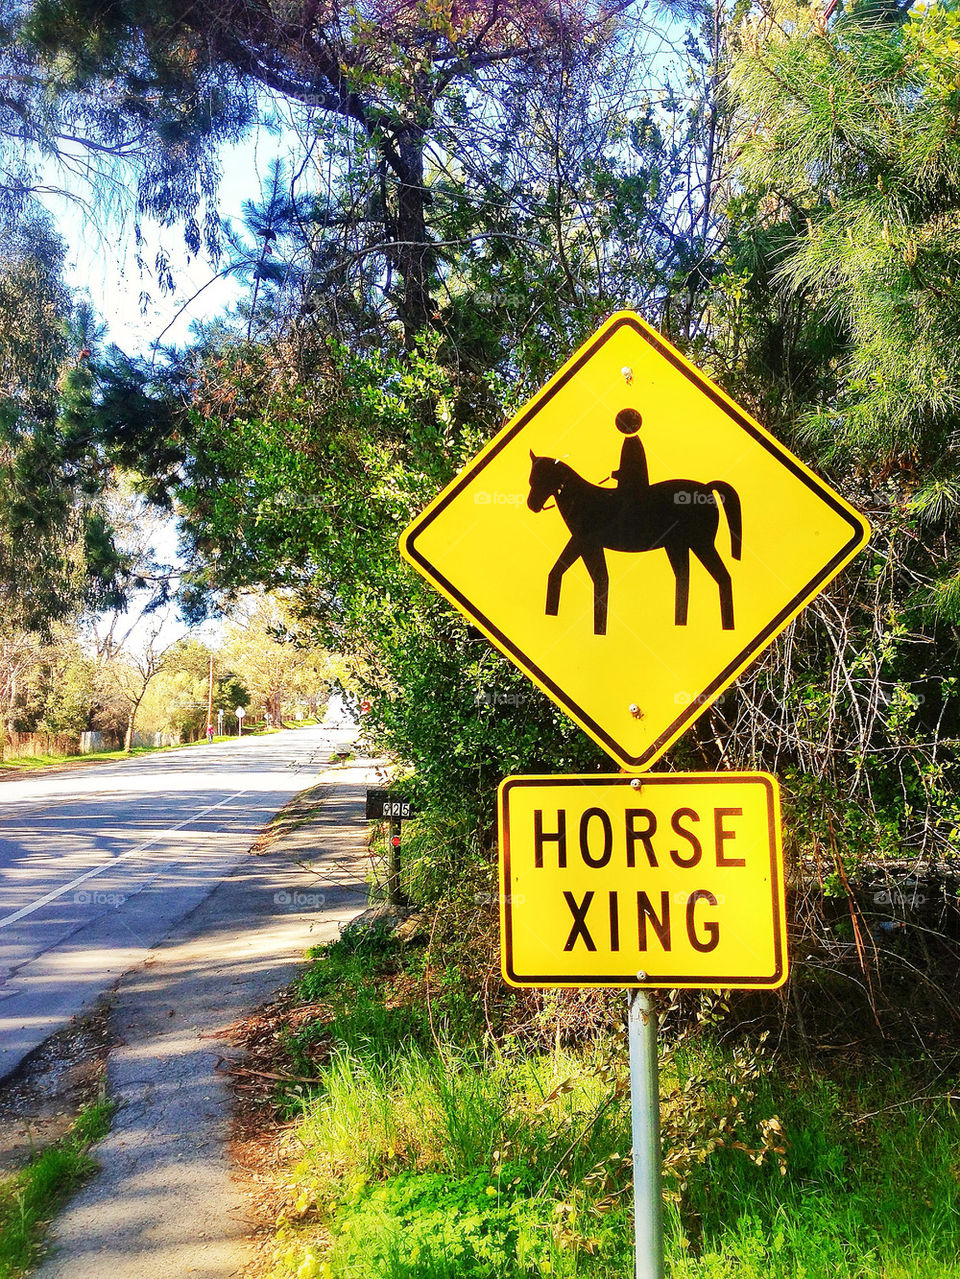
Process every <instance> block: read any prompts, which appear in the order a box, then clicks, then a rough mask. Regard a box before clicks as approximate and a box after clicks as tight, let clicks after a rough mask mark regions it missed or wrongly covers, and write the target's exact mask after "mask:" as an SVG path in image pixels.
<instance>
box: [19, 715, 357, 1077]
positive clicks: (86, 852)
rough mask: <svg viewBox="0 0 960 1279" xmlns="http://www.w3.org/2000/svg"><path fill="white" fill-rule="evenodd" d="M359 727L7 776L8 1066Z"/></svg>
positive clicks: (156, 932) (68, 1013) (103, 980)
mask: <svg viewBox="0 0 960 1279" xmlns="http://www.w3.org/2000/svg"><path fill="white" fill-rule="evenodd" d="M354 734H355V730H354V729H352V728H334V727H331V726H326V725H324V726H321V727H319V728H304V729H295V730H290V731H287V732H281V733H277V734H273V735H271V736H268V737H249V738H246V739H243V740H240V741H234V742H229V743H217V744H215V745H213V746H207V745H201V746H193V747H189V748H185V749H183V750H177V751H168V752H162V753H160V754H157V755H144V756H140V757H137V758H134V759H129V760H123V761H119V762H118V763H116V764H113V763H111V764H101V765H97V766H93V767H90V768H83V769H77V770H70V771H65V772H61V773H56V774H52V775H51V774H46V775H38V776H37V777H35V778H33V777H31V778H29V779H26V780H17V781H8V782H0V1078H2V1077H3V1076H4V1075H6V1074H8V1073H9V1072H10V1071H11V1070H13V1069H15V1068H16V1066H17V1065H19V1063H20V1062H21V1061H22V1060H23V1058H24V1057H25V1056H26V1054H27V1053H29V1052H30V1051H31V1050H32V1049H33V1048H35V1047H36V1046H37V1045H38V1044H40V1043H42V1042H43V1040H44V1039H46V1037H47V1036H48V1035H50V1034H52V1033H53V1031H55V1030H57V1029H58V1028H59V1027H60V1026H62V1025H63V1024H64V1023H65V1022H66V1021H68V1020H69V1019H70V1018H71V1017H72V1016H74V1015H75V1014H76V1013H78V1012H80V1011H82V1010H83V1009H84V1008H85V1007H86V1006H87V1005H89V1004H90V1003H92V1002H93V1001H94V1000H95V999H96V998H97V997H98V996H99V995H101V994H102V993H103V992H104V991H105V990H107V989H109V988H110V987H111V986H112V985H113V984H114V983H115V982H116V980H117V979H118V978H119V977H120V975H121V974H122V973H124V972H126V971H127V970H128V969H129V968H131V967H132V966H133V965H134V964H137V963H139V962H140V961H141V960H142V959H143V958H144V956H145V955H146V954H147V952H148V951H149V950H150V948H151V947H152V946H153V945H155V944H156V943H157V942H158V941H159V940H161V939H162V938H163V937H165V936H166V935H167V934H168V933H169V931H170V930H171V928H173V926H174V925H175V924H176V923H177V921H178V920H180V919H182V918H183V916H184V915H185V914H186V913H187V912H189V911H190V910H192V909H193V908H194V907H196V906H197V905H198V904H199V902H201V901H202V900H203V899H204V898H205V897H206V896H207V895H208V894H209V893H210V892H211V890H212V889H213V888H214V887H215V886H216V885H217V884H218V883H219V882H220V881H221V880H222V879H223V878H224V876H225V875H227V874H228V873H229V872H230V870H231V869H232V868H233V867H234V866H235V865H236V863H237V862H238V860H239V859H240V858H241V857H242V856H243V855H244V854H245V853H246V852H247V850H248V849H249V847H250V845H251V844H252V843H253V841H254V840H255V838H256V836H257V833H258V831H259V830H260V829H261V828H262V827H263V826H264V825H265V824H266V823H267V822H268V821H269V820H270V818H271V817H272V816H273V814H274V813H275V812H276V811H277V810H278V809H279V808H280V807H282V806H283V804H284V803H286V801H287V800H288V799H289V798H290V797H291V796H292V795H294V794H296V793H297V792H298V791H300V790H302V789H303V788H304V787H305V786H308V785H309V784H310V782H311V781H312V780H313V779H314V777H315V776H316V775H317V773H318V771H319V769H320V767H321V766H322V764H323V763H325V762H326V761H327V760H328V759H329V757H330V754H331V751H333V750H337V749H343V748H344V747H345V746H346V745H347V744H348V743H349V742H350V740H351V739H352V738H353V736H354Z"/></svg>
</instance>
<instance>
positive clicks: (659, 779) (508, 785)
mask: <svg viewBox="0 0 960 1279" xmlns="http://www.w3.org/2000/svg"><path fill="white" fill-rule="evenodd" d="M634 780H635V779H634V778H631V776H630V775H629V774H628V773H613V774H608V773H585V774H561V775H530V776H515V777H506V778H504V780H503V781H502V782H501V783H500V787H499V790H498V793H497V821H498V829H499V836H500V839H499V843H500V852H499V870H498V875H499V887H500V893H499V896H500V964H501V972H502V974H503V979H504V981H505V982H506V983H507V984H508V985H510V986H518V987H520V988H521V989H528V988H530V987H534V988H540V987H545V986H546V987H558V988H565V989H574V990H579V989H587V988H590V989H601V990H609V989H650V990H777V989H778V988H779V987H780V986H782V985H783V984H784V982H786V980H787V976H788V974H789V959H788V955H787V916H786V902H785V884H784V873H783V848H782V844H781V838H780V829H781V827H780V785H779V783H778V782H777V779H776V778H775V777H773V776H772V775H771V774H770V773H761V772H744V773H732V772H731V773H647V774H646V775H645V776H644V778H643V789H644V790H646V789H647V788H648V787H650V786H671V785H673V786H676V785H689V784H690V783H696V782H705V783H710V784H714V785H716V784H723V783H729V782H751V781H754V782H758V783H760V784H761V785H763V786H764V788H765V789H766V792H767V825H768V831H769V836H770V888H771V903H770V904H771V908H772V911H773V920H772V925H773V938H774V954H775V956H776V968H775V971H774V972H773V973H771V974H762V975H760V976H759V977H758V976H751V975H744V974H731V975H730V976H729V978H727V977H726V976H724V977H723V978H716V977H711V978H710V979H709V980H706V979H704V978H702V977H696V976H691V975H689V974H686V975H685V974H683V973H679V974H672V973H668V974H659V975H658V974H652V975H651V978H650V980H648V981H638V980H636V979H635V978H634V979H630V980H628V979H626V978H625V977H624V976H623V974H615V975H613V976H610V977H604V978H600V977H597V976H596V975H593V974H590V975H585V976H583V977H582V978H578V977H571V976H569V975H563V976H561V977H556V976H554V975H551V974H543V973H537V974H534V975H532V976H521V975H519V974H517V973H516V972H515V971H514V970H513V929H512V922H513V914H512V902H511V893H510V887H511V879H510V823H509V796H510V791H511V789H513V788H514V787H520V786H543V787H549V788H550V789H554V790H559V789H562V788H565V787H568V786H590V787H597V786H630V784H631V782H632V781H634Z"/></svg>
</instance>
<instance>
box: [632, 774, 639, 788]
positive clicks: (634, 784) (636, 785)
mask: <svg viewBox="0 0 960 1279" xmlns="http://www.w3.org/2000/svg"><path fill="white" fill-rule="evenodd" d="M630 785H631V786H632V787H633V789H634V790H639V789H640V778H639V777H631V778H630Z"/></svg>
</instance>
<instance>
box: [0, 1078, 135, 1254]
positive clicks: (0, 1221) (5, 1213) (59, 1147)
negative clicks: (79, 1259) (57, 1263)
mask: <svg viewBox="0 0 960 1279" xmlns="http://www.w3.org/2000/svg"><path fill="white" fill-rule="evenodd" d="M112 1111H113V1106H112V1103H110V1102H107V1101H100V1102H96V1103H94V1104H93V1105H90V1106H87V1107H85V1108H84V1109H83V1110H82V1111H81V1112H80V1114H79V1116H78V1117H77V1120H76V1122H75V1123H74V1125H73V1127H72V1128H71V1129H70V1132H69V1133H68V1134H67V1135H66V1136H65V1137H64V1138H63V1139H62V1140H60V1141H58V1142H57V1143H56V1144H55V1145H53V1146H49V1147H48V1148H47V1149H46V1150H44V1151H42V1152H41V1153H40V1154H38V1155H36V1156H35V1158H33V1159H32V1160H31V1161H30V1162H29V1163H28V1164H27V1165H26V1167H24V1168H22V1169H20V1171H19V1172H16V1173H12V1174H9V1175H7V1176H5V1177H3V1178H0V1279H19V1276H21V1275H24V1274H26V1272H27V1270H28V1269H29V1267H30V1266H31V1265H32V1264H33V1263H35V1262H36V1260H37V1259H38V1257H39V1256H40V1254H41V1252H42V1250H43V1235H44V1229H45V1227H46V1225H47V1223H48V1222H49V1220H50V1218H51V1216H52V1215H53V1214H54V1213H55V1212H56V1210H57V1209H58V1208H59V1207H60V1205H61V1204H62V1203H63V1202H64V1201H65V1200H66V1199H67V1198H68V1197H69V1196H70V1195H71V1194H72V1193H73V1191H74V1190H76V1188H77V1187H78V1186H79V1185H80V1184H81V1183H82V1182H83V1181H85V1180H86V1179H87V1177H89V1176H90V1175H91V1173H92V1172H93V1171H94V1170H95V1168H96V1164H95V1163H94V1161H93V1160H92V1159H91V1158H90V1155H89V1154H88V1153H87V1152H88V1151H89V1149H90V1147H91V1146H92V1145H93V1144H94V1142H97V1141H99V1140H100V1139H101V1138H102V1137H104V1136H105V1135H106V1133H107V1131H108V1129H109V1127H110V1116H111V1114H112Z"/></svg>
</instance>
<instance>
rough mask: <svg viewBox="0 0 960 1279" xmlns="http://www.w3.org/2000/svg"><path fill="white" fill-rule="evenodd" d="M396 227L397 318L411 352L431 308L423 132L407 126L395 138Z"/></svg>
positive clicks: (430, 256)
mask: <svg viewBox="0 0 960 1279" xmlns="http://www.w3.org/2000/svg"><path fill="white" fill-rule="evenodd" d="M396 153H397V157H398V159H399V163H395V164H394V170H395V172H396V174H397V178H398V181H397V226H396V231H397V234H396V244H395V246H394V250H393V257H394V261H395V265H396V268H397V270H398V272H399V273H400V277H401V279H402V280H403V298H402V301H401V306H400V318H401V319H402V321H403V339H404V345H405V346H406V348H407V350H408V351H410V350H412V349H413V346H414V339H415V338H416V336H417V334H418V333H421V332H422V331H423V330H424V329H425V328H426V327H427V324H428V323H429V320H430V315H431V311H432V304H431V299H430V273H431V269H432V256H433V255H432V253H431V251H430V246H429V242H428V239H427V219H426V212H425V209H426V191H425V190H424V185H423V131H422V130H421V129H420V128H419V127H417V126H409V127H408V128H406V129H404V130H403V132H401V133H398V134H397V137H396Z"/></svg>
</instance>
